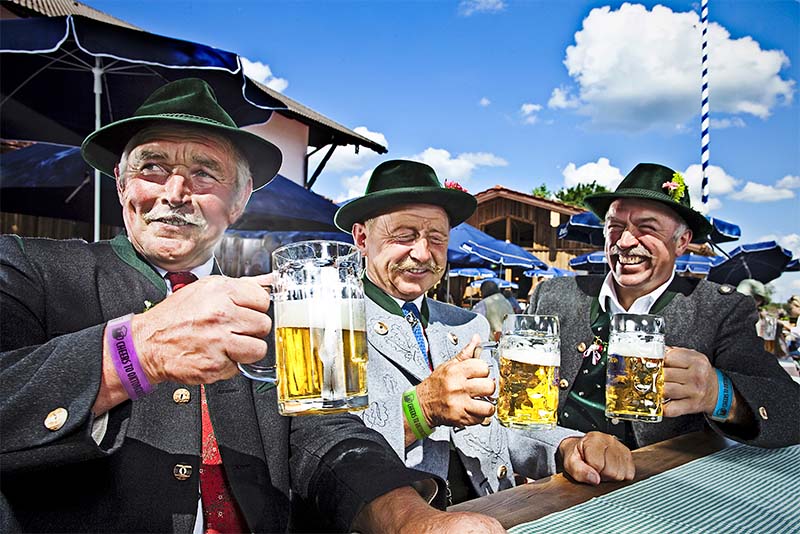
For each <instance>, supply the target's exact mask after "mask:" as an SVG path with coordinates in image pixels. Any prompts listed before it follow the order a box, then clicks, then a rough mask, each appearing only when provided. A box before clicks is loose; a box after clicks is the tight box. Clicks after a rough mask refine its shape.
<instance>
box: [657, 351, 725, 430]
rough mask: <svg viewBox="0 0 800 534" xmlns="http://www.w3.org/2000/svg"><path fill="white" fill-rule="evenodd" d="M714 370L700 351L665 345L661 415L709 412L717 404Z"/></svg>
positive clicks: (671, 415) (712, 410) (670, 415)
mask: <svg viewBox="0 0 800 534" xmlns="http://www.w3.org/2000/svg"><path fill="white" fill-rule="evenodd" d="M717 392H718V384H717V373H716V371H715V370H714V367H712V366H711V362H709V361H708V358H706V357H705V355H704V354H701V353H699V352H697V351H695V350H692V349H685V348H682V347H667V350H666V353H665V355H664V398H666V399H670V401H669V402H667V403H666V404H664V416H665V417H678V416H679V415H685V414H692V413H707V414H710V413H713V412H714V407H715V406H716V404H717Z"/></svg>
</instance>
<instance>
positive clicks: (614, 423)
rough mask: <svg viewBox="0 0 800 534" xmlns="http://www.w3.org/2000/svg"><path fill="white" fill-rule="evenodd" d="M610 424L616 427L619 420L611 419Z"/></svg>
mask: <svg viewBox="0 0 800 534" xmlns="http://www.w3.org/2000/svg"><path fill="white" fill-rule="evenodd" d="M611 424H612V425H618V424H619V419H617V418H616V417H612V418H611Z"/></svg>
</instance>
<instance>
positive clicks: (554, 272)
mask: <svg viewBox="0 0 800 534" xmlns="http://www.w3.org/2000/svg"><path fill="white" fill-rule="evenodd" d="M522 274H524V275H525V276H527V277H528V278H534V277H538V276H544V277H545V278H557V277H559V276H578V273H576V272H575V271H570V270H568V269H559V268H558V267H548V268H547V269H529V270H527V271H525V272H523V273H522Z"/></svg>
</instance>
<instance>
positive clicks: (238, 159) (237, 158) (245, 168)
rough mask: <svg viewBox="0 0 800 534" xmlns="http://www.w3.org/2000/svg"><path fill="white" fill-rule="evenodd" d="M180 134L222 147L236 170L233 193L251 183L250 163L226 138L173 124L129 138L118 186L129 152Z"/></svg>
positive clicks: (123, 173) (121, 158)
mask: <svg viewBox="0 0 800 534" xmlns="http://www.w3.org/2000/svg"><path fill="white" fill-rule="evenodd" d="M176 133H181V134H195V135H200V136H202V137H207V138H210V139H213V140H214V142H216V143H217V144H219V145H221V146H222V149H223V150H225V151H226V152H228V153H229V154H230V156H231V158H232V159H233V164H234V168H235V169H236V180H235V182H234V186H233V190H234V193H237V194H238V193H239V192H240V191H241V190H242V189H243V188H244V185H245V184H246V183H247V182H248V181H249V182H252V181H253V174H252V172H251V171H250V163H249V162H248V161H247V159H245V157H244V156H243V155H242V153H241V152H240V151H239V149H238V148H237V147H236V145H234V144H233V143H232V142H231V141H230V140H229V139H228V138H227V137H224V136H222V135H219V134H217V133H215V132H213V131H211V130H209V129H207V128H203V127H197V126H177V125H174V124H156V125H154V126H148V127H146V128H142V129H141V130H139V131H138V132H136V134H135V135H134V136H133V137H131V140H130V141H128V144H126V145H125V149H124V150H123V151H122V156H121V157H120V159H119V178H118V180H121V182H120V185H122V186H124V185H125V173H126V171H127V170H128V157H129V156H130V154H131V152H132V151H133V150H134V149H135V148H136V147H137V146H139V145H142V144H144V143H147V142H149V141H152V140H153V139H157V138H159V137H160V136H163V135H165V134H169V135H174V134H176Z"/></svg>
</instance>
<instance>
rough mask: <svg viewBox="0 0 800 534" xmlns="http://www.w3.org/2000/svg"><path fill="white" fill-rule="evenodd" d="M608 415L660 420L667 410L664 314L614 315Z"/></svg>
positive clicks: (635, 419) (609, 364)
mask: <svg viewBox="0 0 800 534" xmlns="http://www.w3.org/2000/svg"><path fill="white" fill-rule="evenodd" d="M609 332H610V333H609V339H608V366H607V368H606V417H616V418H617V419H626V420H629V421H641V422H647V423H658V422H659V421H661V417H662V415H663V412H664V318H663V317H660V316H657V315H636V314H631V313H618V314H616V315H614V316H612V317H611V324H610V331H609Z"/></svg>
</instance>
